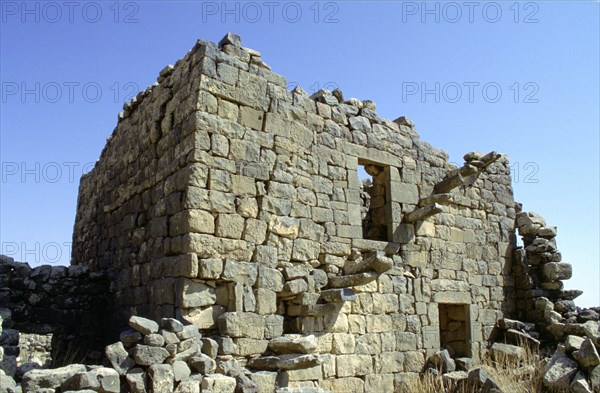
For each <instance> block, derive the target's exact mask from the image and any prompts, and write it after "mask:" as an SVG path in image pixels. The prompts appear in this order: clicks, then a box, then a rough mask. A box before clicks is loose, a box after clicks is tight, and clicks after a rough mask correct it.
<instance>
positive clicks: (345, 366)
mask: <svg viewBox="0 0 600 393" xmlns="http://www.w3.org/2000/svg"><path fill="white" fill-rule="evenodd" d="M336 368H337V376H338V377H340V378H343V377H351V376H362V375H367V374H371V373H372V372H373V361H372V359H371V356H369V355H340V356H338V357H337V359H336ZM399 371H400V370H399Z"/></svg>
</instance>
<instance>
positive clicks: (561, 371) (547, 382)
mask: <svg viewBox="0 0 600 393" xmlns="http://www.w3.org/2000/svg"><path fill="white" fill-rule="evenodd" d="M578 367H579V365H578V364H577V362H576V361H574V360H572V359H570V358H569V357H568V356H566V355H565V354H564V353H563V352H561V351H559V350H557V351H556V352H555V353H554V355H553V356H552V358H551V359H550V361H549V362H548V364H547V365H546V368H545V370H544V377H543V380H542V381H543V383H544V386H545V387H547V388H548V389H554V390H556V391H561V389H562V390H563V391H568V389H569V387H570V385H571V380H572V379H573V377H574V376H575V374H576V373H577V370H578Z"/></svg>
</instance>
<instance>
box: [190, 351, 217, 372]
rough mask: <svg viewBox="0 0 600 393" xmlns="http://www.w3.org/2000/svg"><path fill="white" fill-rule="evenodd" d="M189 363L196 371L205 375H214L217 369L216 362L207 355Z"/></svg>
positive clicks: (193, 358) (193, 359)
mask: <svg viewBox="0 0 600 393" xmlns="http://www.w3.org/2000/svg"><path fill="white" fill-rule="evenodd" d="M188 363H189V364H190V366H192V367H193V368H194V370H196V371H198V372H199V373H200V374H203V375H206V374H212V373H214V372H215V369H216V368H217V363H216V362H215V360H214V359H212V358H211V357H209V356H207V355H205V354H200V355H198V356H194V357H192V358H191V359H190V360H189V361H188Z"/></svg>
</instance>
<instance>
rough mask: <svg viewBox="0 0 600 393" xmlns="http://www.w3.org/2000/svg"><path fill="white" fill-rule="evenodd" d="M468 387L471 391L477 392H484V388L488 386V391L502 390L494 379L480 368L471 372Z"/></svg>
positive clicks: (468, 377)
mask: <svg viewBox="0 0 600 393" xmlns="http://www.w3.org/2000/svg"><path fill="white" fill-rule="evenodd" d="M467 385H468V386H469V388H470V389H475V390H479V389H481V390H483V387H484V386H486V385H487V386H486V389H487V391H489V390H491V389H498V390H499V389H500V387H499V386H498V384H497V383H496V381H495V380H494V378H492V376H491V375H490V374H488V373H487V372H486V371H485V370H484V369H482V368H480V367H479V368H476V369H473V370H471V371H469V374H468V376H467Z"/></svg>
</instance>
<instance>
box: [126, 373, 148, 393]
mask: <svg viewBox="0 0 600 393" xmlns="http://www.w3.org/2000/svg"><path fill="white" fill-rule="evenodd" d="M125 380H126V381H127V385H128V386H129V390H130V391H131V393H146V392H147V378H146V373H145V372H144V370H143V369H141V368H134V369H131V370H129V371H128V372H127V375H126V376H125Z"/></svg>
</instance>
